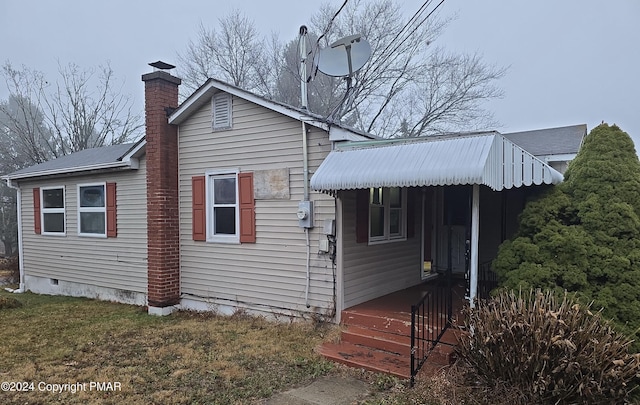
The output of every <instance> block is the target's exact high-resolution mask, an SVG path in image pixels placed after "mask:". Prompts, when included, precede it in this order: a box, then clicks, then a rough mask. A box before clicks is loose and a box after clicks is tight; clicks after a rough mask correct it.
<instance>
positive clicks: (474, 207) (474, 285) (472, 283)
mask: <svg viewBox="0 0 640 405" xmlns="http://www.w3.org/2000/svg"><path fill="white" fill-rule="evenodd" d="M479 236H480V186H479V185H477V184H474V185H473V199H472V202H471V265H470V267H471V269H470V273H471V274H470V277H469V305H470V306H471V308H473V307H474V301H475V299H476V296H477V295H478V240H479Z"/></svg>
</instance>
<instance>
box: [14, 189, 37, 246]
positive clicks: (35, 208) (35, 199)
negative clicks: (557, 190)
mask: <svg viewBox="0 0 640 405" xmlns="http://www.w3.org/2000/svg"><path fill="white" fill-rule="evenodd" d="M19 203H20V202H19V201H18V204H19ZM33 230H34V232H35V233H37V234H38V235H39V234H40V233H42V228H41V226H40V188H39V187H36V188H34V189H33Z"/></svg>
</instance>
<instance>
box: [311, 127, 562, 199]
mask: <svg viewBox="0 0 640 405" xmlns="http://www.w3.org/2000/svg"><path fill="white" fill-rule="evenodd" d="M562 180H563V177H562V174H560V172H558V171H556V170H555V169H553V168H552V167H551V166H549V165H547V164H546V163H545V162H543V161H542V160H540V159H538V158H536V157H535V156H533V155H532V154H531V153H529V152H527V151H526V150H524V149H522V148H521V147H520V146H518V145H516V144H514V143H513V142H511V141H509V140H508V139H506V138H505V137H504V136H502V135H501V134H499V133H497V132H483V133H474V134H463V135H443V136H433V137H425V138H419V139H410V140H380V141H364V142H348V143H345V144H342V145H339V146H338V147H337V148H336V149H335V150H333V151H331V153H329V155H328V156H327V158H326V159H325V160H324V161H323V162H322V164H321V165H320V167H319V168H318V170H317V171H316V172H315V173H314V175H313V176H312V177H311V188H312V189H314V190H318V191H328V192H333V191H337V190H351V189H361V188H369V187H416V186H446V185H464V184H476V185H480V184H483V185H485V186H488V187H490V188H491V189H492V190H495V191H500V190H503V189H510V188H513V187H522V186H531V185H541V184H557V183H560V182H562Z"/></svg>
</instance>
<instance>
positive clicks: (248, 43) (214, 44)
mask: <svg viewBox="0 0 640 405" xmlns="http://www.w3.org/2000/svg"><path fill="white" fill-rule="evenodd" d="M218 24H219V27H218V29H208V28H206V27H205V26H204V25H202V24H200V27H199V29H198V33H197V38H196V40H191V41H189V44H188V45H187V49H186V51H185V52H184V53H178V61H179V64H180V66H179V69H180V75H181V77H182V79H183V88H184V90H186V91H188V92H189V93H191V92H193V91H195V90H196V89H197V88H198V87H200V86H201V85H202V84H203V83H204V82H205V81H206V80H207V79H209V78H210V77H215V78H217V79H219V80H223V81H226V82H228V83H230V84H233V85H235V86H237V87H241V88H244V89H247V90H250V91H255V92H259V93H262V94H264V93H269V92H270V91H271V89H272V88H273V80H272V76H273V70H274V69H277V67H278V66H277V62H276V61H275V60H274V59H273V56H274V55H277V54H278V52H279V50H280V48H281V47H280V44H279V42H278V41H277V37H275V36H274V37H273V38H272V39H271V41H267V40H266V39H264V38H263V36H262V35H261V34H260V33H259V32H258V31H257V30H256V28H255V24H254V22H253V21H251V20H249V18H248V17H247V16H245V15H244V14H242V13H241V12H240V11H239V10H234V11H232V12H231V13H230V14H228V15H226V16H225V17H221V18H219V19H218Z"/></svg>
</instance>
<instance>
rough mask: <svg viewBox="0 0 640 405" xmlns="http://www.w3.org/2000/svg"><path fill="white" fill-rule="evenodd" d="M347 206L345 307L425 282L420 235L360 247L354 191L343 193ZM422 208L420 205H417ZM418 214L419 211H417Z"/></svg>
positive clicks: (343, 225)
mask: <svg viewBox="0 0 640 405" xmlns="http://www.w3.org/2000/svg"><path fill="white" fill-rule="evenodd" d="M340 196H341V201H342V204H343V212H344V215H343V224H342V232H343V233H342V234H343V263H342V266H343V273H344V276H343V277H344V307H345V308H349V307H351V306H353V305H357V304H360V303H362V302H365V301H369V300H371V299H374V298H377V297H380V296H383V295H385V294H389V293H392V292H394V291H398V290H401V289H403V288H407V287H410V286H413V285H416V284H419V283H420V282H421V278H420V277H421V273H420V266H421V263H420V258H421V253H420V234H419V231H418V230H419V229H420V228H419V227H416V235H415V237H413V238H409V239H407V240H406V241H402V242H392V243H383V244H376V245H368V244H367V243H356V200H355V192H354V191H345V192H342V193H341V195H340ZM416 205H417V206H420V205H419V204H416ZM416 213H417V211H416Z"/></svg>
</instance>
